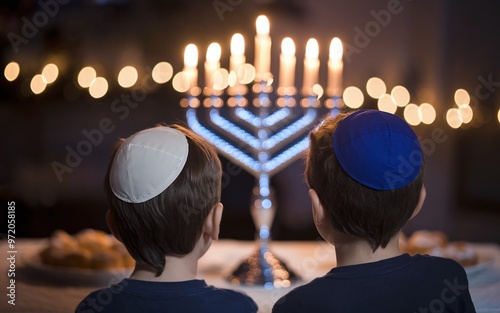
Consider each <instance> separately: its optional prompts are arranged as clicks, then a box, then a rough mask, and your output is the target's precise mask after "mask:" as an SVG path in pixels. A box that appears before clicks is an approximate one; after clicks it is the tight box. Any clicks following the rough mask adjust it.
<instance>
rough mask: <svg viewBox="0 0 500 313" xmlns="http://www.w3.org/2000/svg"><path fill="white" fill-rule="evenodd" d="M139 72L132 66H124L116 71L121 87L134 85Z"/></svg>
mask: <svg viewBox="0 0 500 313" xmlns="http://www.w3.org/2000/svg"><path fill="white" fill-rule="evenodd" d="M138 78H139V74H138V73H137V70H136V69H135V67H133V66H125V67H124V68H122V69H121V70H120V73H118V84H119V85H120V86H122V87H123V88H130V87H132V86H134V85H135V83H136V82H137V79H138Z"/></svg>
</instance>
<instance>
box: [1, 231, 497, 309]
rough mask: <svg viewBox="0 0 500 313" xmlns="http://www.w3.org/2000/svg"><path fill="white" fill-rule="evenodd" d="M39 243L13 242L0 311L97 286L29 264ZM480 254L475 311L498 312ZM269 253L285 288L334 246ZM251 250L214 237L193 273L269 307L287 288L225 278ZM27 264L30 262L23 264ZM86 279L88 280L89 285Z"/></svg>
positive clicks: (320, 264)
mask: <svg viewBox="0 0 500 313" xmlns="http://www.w3.org/2000/svg"><path fill="white" fill-rule="evenodd" d="M44 244H45V242H44V241H43V240H40V239H18V240H17V241H16V251H17V253H16V263H15V265H16V272H15V273H16V277H15V278H16V284H15V291H16V302H15V303H16V305H15V306H13V305H10V304H8V303H7V301H8V300H9V299H8V297H7V296H6V295H5V293H3V296H2V300H1V301H0V311H1V312H22V313H31V312H39V313H44V312H51V313H59V312H61V313H62V312H64V313H66V312H74V309H75V307H76V305H77V304H78V303H79V302H80V301H81V300H82V299H83V298H84V297H85V296H86V295H87V294H88V293H90V292H91V291H93V290H95V289H98V288H99V287H98V286H97V285H96V284H95V281H92V279H95V276H94V277H90V281H87V283H86V284H85V285H84V284H82V280H78V278H77V277H74V276H72V275H69V274H68V273H65V272H64V271H63V272H44V271H41V270H40V269H37V268H33V266H32V265H33V264H32V263H31V264H30V261H32V259H31V258H32V256H33V255H34V254H35V253H36V252H37V251H39V249H40V248H41V247H42V246H43V245H44ZM473 247H474V248H475V250H476V251H477V253H478V255H479V257H480V264H479V265H477V266H475V267H472V268H468V269H466V272H467V275H468V278H469V286H470V292H471V296H472V299H473V301H474V304H475V306H476V310H477V312H484V313H486V312H488V313H493V312H496V313H500V247H499V246H498V245H496V244H473ZM270 248H271V250H272V251H273V252H274V254H275V255H276V256H277V257H278V258H280V259H281V260H282V261H285V263H286V264H287V265H288V266H289V267H290V268H291V269H293V270H294V271H295V272H296V273H297V274H299V275H300V277H301V278H302V279H301V281H299V282H298V283H295V284H292V286H291V288H293V287H294V286H298V285H300V284H303V283H306V282H308V281H310V280H312V279H313V278H315V277H318V276H322V275H324V274H325V273H327V272H328V271H329V270H330V269H331V268H332V267H334V266H335V249H334V248H333V247H332V246H331V245H328V244H326V243H325V242H297V241H293V242H272V243H271V245H270ZM0 249H1V250H2V251H3V252H2V253H3V254H4V255H3V256H2V259H3V261H2V262H0V272H1V273H3V274H2V279H1V288H2V289H3V290H5V288H6V287H7V286H8V283H9V282H8V281H7V277H6V273H7V269H8V266H9V265H8V262H6V261H5V260H6V258H7V257H8V256H9V254H7V251H9V250H8V249H7V245H6V243H5V241H3V242H2V243H1V244H0ZM255 250H256V245H255V243H253V242H247V241H234V240H220V241H217V242H214V244H213V246H212V247H211V248H210V249H209V251H208V252H207V254H206V255H205V256H204V257H203V258H202V259H201V260H200V263H199V270H198V276H199V278H203V279H205V280H206V281H207V283H208V284H212V285H214V286H217V287H221V288H231V289H237V290H241V291H243V292H245V293H247V294H248V295H249V296H251V297H252V298H253V299H254V300H255V301H256V302H257V304H258V305H259V312H270V311H271V308H272V306H273V304H274V303H275V302H276V301H277V300H278V299H279V298H280V297H281V296H283V295H284V294H286V293H287V292H288V291H289V290H290V288H282V289H271V290H267V289H265V288H263V287H255V286H254V287H245V286H234V285H231V284H230V283H229V282H228V281H227V280H226V279H225V277H226V276H227V275H229V274H230V273H231V272H232V270H234V268H235V267H236V266H237V265H238V264H239V262H241V260H243V259H244V258H245V257H247V256H249V255H251V254H252V253H253V252H255ZM29 265H31V266H29ZM123 275H126V274H123V273H122V274H120V275H116V274H114V275H110V276H105V275H101V276H99V279H100V282H99V283H100V284H101V285H104V286H106V285H108V284H109V283H113V282H116V281H118V280H120V279H121V278H122V277H123ZM89 283H94V284H93V285H89Z"/></svg>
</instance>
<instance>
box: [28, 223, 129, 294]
mask: <svg viewBox="0 0 500 313" xmlns="http://www.w3.org/2000/svg"><path fill="white" fill-rule="evenodd" d="M25 261H26V266H27V267H28V269H29V270H31V271H36V272H37V274H38V275H37V276H40V275H42V276H44V277H45V278H47V277H50V278H51V279H54V280H56V281H57V282H64V283H75V284H95V285H109V284H111V283H114V282H118V281H119V280H121V279H123V278H125V277H128V276H129V275H130V273H131V272H132V270H133V268H134V265H135V262H134V260H133V259H132V257H131V256H130V255H129V254H128V252H127V250H126V249H125V247H124V246H123V244H122V243H121V242H119V241H118V240H117V239H116V238H115V237H114V236H112V235H110V234H107V233H105V232H103V231H99V230H94V229H85V230H82V231H81V232H79V233H77V234H75V235H70V234H68V233H67V232H65V231H63V230H57V231H55V232H54V233H53V234H52V236H51V237H50V238H48V239H47V243H46V244H45V245H44V247H43V248H42V249H41V250H39V251H37V252H36V253H34V254H32V255H29V256H28V257H27V258H26V260H25Z"/></svg>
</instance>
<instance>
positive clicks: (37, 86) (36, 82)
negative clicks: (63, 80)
mask: <svg viewBox="0 0 500 313" xmlns="http://www.w3.org/2000/svg"><path fill="white" fill-rule="evenodd" d="M46 87H47V82H46V81H45V78H44V77H43V76H42V74H36V75H35V76H33V78H32V79H31V83H30V88H31V91H32V92H33V93H34V94H35V95H38V94H40V93H42V92H43V91H44V90H45V88H46Z"/></svg>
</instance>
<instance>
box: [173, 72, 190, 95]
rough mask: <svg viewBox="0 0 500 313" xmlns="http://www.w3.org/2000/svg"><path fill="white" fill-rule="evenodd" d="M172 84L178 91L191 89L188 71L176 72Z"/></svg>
mask: <svg viewBox="0 0 500 313" xmlns="http://www.w3.org/2000/svg"><path fill="white" fill-rule="evenodd" d="M172 86H173V87H174V89H175V91H177V92H186V91H188V90H189V75H188V74H186V72H179V73H177V74H175V76H174V79H173V80H172Z"/></svg>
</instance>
